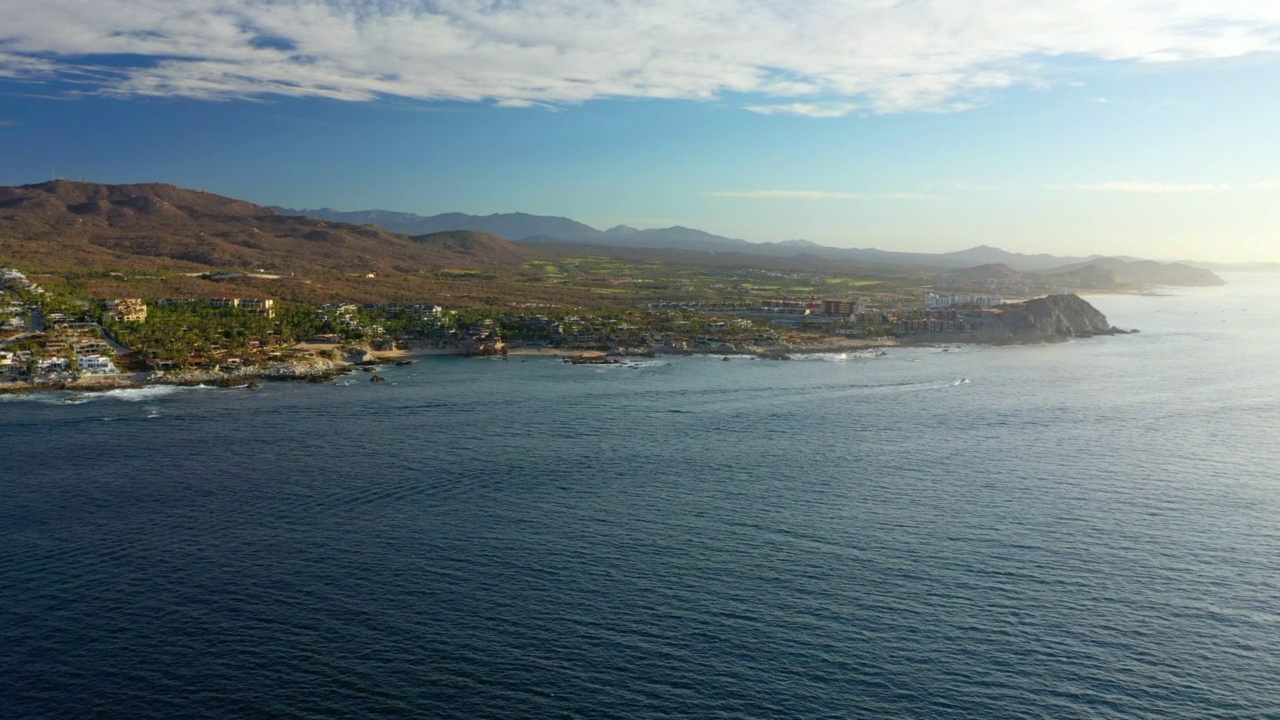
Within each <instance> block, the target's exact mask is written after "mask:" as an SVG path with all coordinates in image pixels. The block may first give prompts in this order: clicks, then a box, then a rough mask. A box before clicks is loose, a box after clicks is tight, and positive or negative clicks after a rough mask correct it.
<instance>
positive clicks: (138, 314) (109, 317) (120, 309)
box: [103, 298, 147, 323]
mask: <svg viewBox="0 0 1280 720" xmlns="http://www.w3.org/2000/svg"><path fill="white" fill-rule="evenodd" d="M103 319H104V320H105V321H107V322H128V323H141V322H146V321H147V304H146V303H144V302H143V301H142V299H141V298H123V299H119V300H108V301H107V312H106V313H104V314H103Z"/></svg>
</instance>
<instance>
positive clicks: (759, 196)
mask: <svg viewBox="0 0 1280 720" xmlns="http://www.w3.org/2000/svg"><path fill="white" fill-rule="evenodd" d="M706 194H707V195H709V196H711V197H718V198H746V199H752V200H939V199H941V196H939V195H928V194H925V193H911V192H884V193H853V192H832V191H829V190H720V191H716V192H709V193H706Z"/></svg>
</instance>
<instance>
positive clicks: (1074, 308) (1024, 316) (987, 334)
mask: <svg viewBox="0 0 1280 720" xmlns="http://www.w3.org/2000/svg"><path fill="white" fill-rule="evenodd" d="M997 310H998V312H997V313H996V314H995V315H994V316H992V317H990V318H988V319H985V320H983V321H981V322H980V323H978V324H977V325H976V326H975V327H974V338H973V339H974V340H976V341H977V342H980V343H989V344H992V345H1016V344H1024V343H1041V342H1061V341H1063V340H1066V339H1068V338H1073V337H1092V336H1094V335H1115V334H1117V333H1122V332H1124V331H1123V330H1120V329H1119V328H1116V327H1113V326H1112V325H1111V324H1110V323H1109V322H1107V318H1106V316H1105V315H1103V314H1102V313H1100V312H1098V309H1097V308H1095V307H1094V306H1092V305H1090V304H1089V303H1087V302H1085V301H1084V300H1082V299H1080V297H1078V296H1076V295H1050V296H1048V297H1043V298H1037V299H1035V300H1028V301H1026V302H1021V303H1011V304H1008V305H1001V306H1000V307H999V308H997Z"/></svg>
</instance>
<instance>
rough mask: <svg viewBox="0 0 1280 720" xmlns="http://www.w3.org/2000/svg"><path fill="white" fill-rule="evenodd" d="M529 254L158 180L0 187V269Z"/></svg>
mask: <svg viewBox="0 0 1280 720" xmlns="http://www.w3.org/2000/svg"><path fill="white" fill-rule="evenodd" d="M464 245H465V247H464ZM481 246H484V247H483V248H482V247H481ZM527 254H528V253H527V250H524V249H521V248H518V247H516V246H514V245H511V244H510V243H508V242H506V241H504V240H501V239H499V238H493V237H491V236H477V237H474V238H469V239H468V240H467V242H466V243H464V244H461V245H460V244H457V243H454V244H450V243H440V242H431V241H427V242H424V241H421V240H419V241H415V240H411V239H410V238H408V237H405V236H403V235H399V234H396V233H392V232H388V231H386V230H384V229H381V228H379V227H376V226H372V225H352V224H347V223H340V222H327V221H322V220H316V219H312V218H308V217H294V216H288V215H282V214H280V213H278V212H276V211H274V210H272V209H270V208H266V207H263V206H260V205H255V204H253V203H250V202H245V201H243V200H236V199H234V198H228V197H223V196H220V195H215V194H212V193H207V192H203V191H200V190H189V189H185V188H181V187H178V186H176V185H168V184H162V183H146V184H136V185H102V184H97V183H84V182H71V181H67V180H56V181H53V182H46V183H40V184H37V185H23V186H18V187H0V263H10V264H17V265H22V266H25V267H32V268H43V269H71V268H74V269H79V270H88V269H159V268H163V269H168V270H178V271H181V270H190V271H205V270H214V269H216V270H239V271H250V270H252V271H257V272H263V273H277V274H282V275H284V274H292V273H303V272H322V271H323V272H332V271H338V272H342V273H359V274H367V273H384V272H392V273H416V272H421V271H424V270H428V271H430V270H435V269H443V268H449V267H471V268H474V267H483V268H496V267H518V266H519V265H520V263H521V262H523V258H524V257H525V256H526V255H527Z"/></svg>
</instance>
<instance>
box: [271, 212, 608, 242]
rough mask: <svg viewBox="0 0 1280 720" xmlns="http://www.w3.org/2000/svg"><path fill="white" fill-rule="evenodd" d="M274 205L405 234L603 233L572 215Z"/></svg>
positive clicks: (513, 237) (515, 236)
mask: <svg viewBox="0 0 1280 720" xmlns="http://www.w3.org/2000/svg"><path fill="white" fill-rule="evenodd" d="M271 209H272V210H275V211H276V212H279V213H281V214H283V215H295V216H305V217H311V218H316V219H317V220H328V221H330V222H343V223H351V224H354V225H377V226H378V227H381V228H384V229H386V230H390V231H392V232H398V233H403V234H405V235H426V234H428V233H437V232H445V231H448V230H476V231H478V232H483V233H489V234H490V235H497V236H498V237H502V238H506V239H508V240H520V239H523V238H526V237H530V236H536V235H545V236H548V237H557V238H565V239H569V238H578V237H595V236H597V235H603V233H601V232H600V231H599V230H596V229H595V228H593V227H591V226H590V225H584V224H582V223H580V222H577V221H575V220H570V219H569V218H563V217H552V216H547V215H530V214H528V213H495V214H493V215H467V214H465V213H444V214H442V215H431V216H423V215H414V214H413V213H402V212H392V211H390V210H357V211H353V212H342V211H340V210H334V209H332V208H319V209H305V210H294V209H291V208H284V207H278V206H272V208H271Z"/></svg>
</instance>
